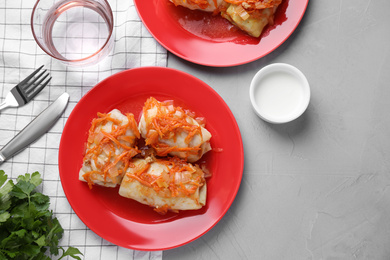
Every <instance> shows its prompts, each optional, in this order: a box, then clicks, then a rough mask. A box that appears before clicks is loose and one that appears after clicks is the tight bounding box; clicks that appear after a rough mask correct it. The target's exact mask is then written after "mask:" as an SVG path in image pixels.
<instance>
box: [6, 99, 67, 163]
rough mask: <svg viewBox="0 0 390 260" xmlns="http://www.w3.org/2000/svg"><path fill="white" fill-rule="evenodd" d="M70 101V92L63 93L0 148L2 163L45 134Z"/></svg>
mask: <svg viewBox="0 0 390 260" xmlns="http://www.w3.org/2000/svg"><path fill="white" fill-rule="evenodd" d="M68 101H69V94H68V93H63V94H62V95H61V96H60V97H59V98H57V100H55V101H54V102H53V103H52V104H51V105H50V106H48V107H47V108H46V109H45V110H43V111H42V112H41V113H40V114H39V115H38V116H37V117H35V118H34V119H33V121H31V122H30V123H29V124H28V125H27V126H26V127H25V128H23V129H22V131H20V132H19V133H18V134H17V135H16V136H15V137H14V138H12V139H11V141H9V142H8V143H7V144H6V145H5V146H4V147H3V148H2V149H1V150H0V164H2V163H3V162H4V161H5V160H7V159H9V158H11V157H12V156H14V155H15V154H17V153H18V152H20V151H22V150H23V149H24V148H26V147H27V146H28V145H30V144H31V143H32V142H34V141H35V140H37V139H38V138H39V137H41V136H42V135H43V134H45V133H46V132H47V131H48V130H49V129H50V128H51V127H52V126H53V125H54V123H55V122H57V120H58V119H59V118H60V117H61V115H62V113H63V112H64V110H65V108H66V106H67V104H68Z"/></svg>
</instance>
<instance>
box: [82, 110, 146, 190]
mask: <svg viewBox="0 0 390 260" xmlns="http://www.w3.org/2000/svg"><path fill="white" fill-rule="evenodd" d="M97 115H98V117H97V118H95V119H93V121H92V125H91V128H90V129H89V133H88V141H87V145H86V152H85V156H84V159H83V165H82V167H81V169H80V172H79V179H80V180H81V181H86V182H88V185H89V187H90V188H92V186H93V185H94V184H97V185H101V186H106V187H115V186H116V185H117V184H120V183H121V181H122V178H123V175H124V174H125V172H126V170H127V168H128V167H129V164H130V162H131V158H132V157H134V156H135V155H137V154H138V153H139V151H138V149H137V147H136V146H135V145H136V142H137V140H138V139H139V138H140V133H139V131H138V128H137V122H136V121H135V119H134V115H133V114H131V113H129V114H126V115H123V114H122V113H121V112H120V111H119V110H117V109H114V110H112V111H111V112H109V113H107V114H103V113H98V114H97Z"/></svg>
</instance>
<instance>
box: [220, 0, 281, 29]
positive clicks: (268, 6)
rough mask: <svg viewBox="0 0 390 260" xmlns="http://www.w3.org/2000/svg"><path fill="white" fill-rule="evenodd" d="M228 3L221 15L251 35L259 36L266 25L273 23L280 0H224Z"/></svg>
mask: <svg viewBox="0 0 390 260" xmlns="http://www.w3.org/2000/svg"><path fill="white" fill-rule="evenodd" d="M225 1H226V3H229V4H228V5H227V6H226V9H224V10H223V11H222V12H221V15H222V17H224V18H225V19H227V20H229V21H230V22H231V23H232V24H234V25H236V26H237V27H239V28H240V29H241V30H243V31H245V32H247V33H248V34H249V35H251V36H253V37H259V36H260V35H261V33H262V32H263V29H264V28H265V26H267V25H273V23H274V14H275V11H276V9H277V8H278V6H279V4H280V3H281V0H263V1H261V0H246V1H238V0H225Z"/></svg>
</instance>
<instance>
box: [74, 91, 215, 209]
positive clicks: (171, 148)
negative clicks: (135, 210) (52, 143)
mask: <svg viewBox="0 0 390 260" xmlns="http://www.w3.org/2000/svg"><path fill="white" fill-rule="evenodd" d="M204 124H205V119H204V118H195V115H194V113H192V112H190V111H188V110H184V109H183V108H181V107H178V106H174V105H173V101H163V102H160V101H158V100H157V99H155V98H154V97H150V98H148V99H147V100H146V102H145V103H144V106H143V107H142V111H141V116H140V122H139V124H137V121H136V120H135V118H134V115H133V114H132V113H128V114H126V115H124V114H122V113H121V112H120V111H119V110H118V109H113V110H112V111H111V112H109V113H107V114H104V113H98V114H97V118H95V119H93V120H92V124H91V127H90V129H89V132H88V140H87V144H86V150H85V156H84V159H83V165H82V167H81V169H80V172H79V179H80V180H81V181H85V182H87V183H88V185H89V187H90V188H92V187H93V185H95V184H96V185H101V186H105V187H117V186H119V191H118V192H119V195H121V196H123V197H126V198H130V199H133V200H135V201H138V202H140V203H142V204H146V205H149V206H151V207H153V208H154V209H155V211H157V212H158V213H161V214H165V213H166V212H167V211H168V210H170V211H173V212H178V211H179V210H194V209H200V208H202V207H203V206H204V205H205V204H206V193H207V185H206V179H205V178H207V177H209V176H210V173H209V171H208V170H207V168H206V167H205V162H204V161H202V162H201V167H200V166H199V165H198V164H192V163H193V162H195V161H197V160H199V159H200V158H201V157H202V155H203V154H204V153H206V152H207V151H209V150H211V146H210V138H211V134H210V132H209V131H207V130H206V129H205V128H204Z"/></svg>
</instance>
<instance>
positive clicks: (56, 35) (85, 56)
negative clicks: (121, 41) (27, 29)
mask: <svg viewBox="0 0 390 260" xmlns="http://www.w3.org/2000/svg"><path fill="white" fill-rule="evenodd" d="M113 28H114V18H113V14H112V10H111V7H110V5H109V3H108V2H107V1H106V0H38V1H37V2H36V4H35V6H34V9H33V12H32V15H31V29H32V33H33V36H34V38H35V40H36V42H37V43H38V45H39V47H40V48H41V49H42V50H43V51H45V52H46V53H47V54H49V55H50V56H51V57H53V58H55V59H58V60H60V61H63V62H64V63H66V64H68V65H81V66H83V65H93V64H96V63H97V62H99V61H100V60H101V59H103V58H104V57H106V56H107V55H108V54H109V53H110V51H111V49H112V46H113V35H112V34H113Z"/></svg>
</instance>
